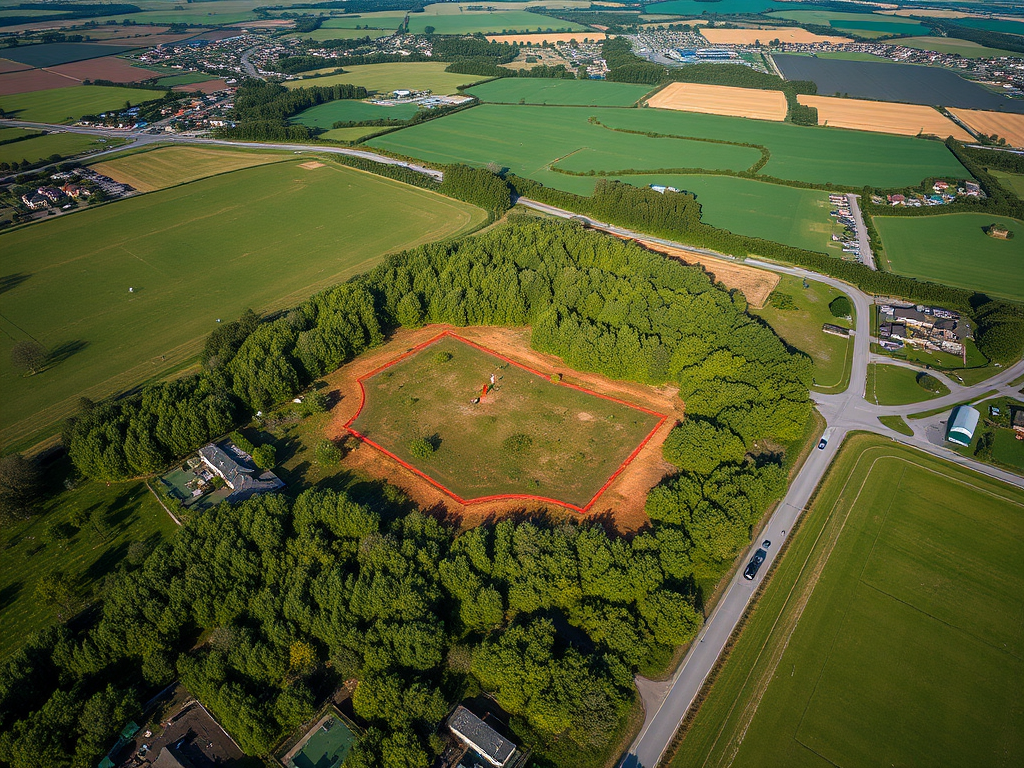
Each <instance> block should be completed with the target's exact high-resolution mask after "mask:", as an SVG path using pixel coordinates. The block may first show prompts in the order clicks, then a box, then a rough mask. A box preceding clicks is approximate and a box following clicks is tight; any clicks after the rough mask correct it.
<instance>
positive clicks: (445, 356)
mask: <svg viewBox="0 0 1024 768" xmlns="http://www.w3.org/2000/svg"><path fill="white" fill-rule="evenodd" d="M451 359H452V353H451V352H437V353H435V354H434V362H435V363H437V364H438V365H442V364H443V363H447V362H448V361H449V360H451Z"/></svg>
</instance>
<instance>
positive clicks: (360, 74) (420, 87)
mask: <svg viewBox="0 0 1024 768" xmlns="http://www.w3.org/2000/svg"><path fill="white" fill-rule="evenodd" d="M447 66H448V65H447V64H445V63H444V62H434V61H421V62H409V63H408V64H360V65H358V66H354V67H346V68H345V73H344V74H342V75H326V76H324V77H317V78H313V79H308V78H307V79H306V80H290V81H288V82H286V83H285V84H284V85H285V87H287V88H304V87H307V86H310V85H337V84H338V83H351V84H352V85H361V86H363V87H364V88H366V90H367V91H370V92H377V93H385V94H386V93H391V91H396V90H399V89H401V88H405V89H408V90H411V91H430V92H432V93H434V94H441V95H448V94H452V93H455V92H456V91H457V90H458V87H459V86H460V85H469V84H470V83H476V82H479V81H480V80H481V79H482V78H481V77H480V76H479V75H457V74H454V73H452V72H445V71H444V70H445V67H447ZM321 71H324V72H332V71H333V70H332V69H328V70H321Z"/></svg>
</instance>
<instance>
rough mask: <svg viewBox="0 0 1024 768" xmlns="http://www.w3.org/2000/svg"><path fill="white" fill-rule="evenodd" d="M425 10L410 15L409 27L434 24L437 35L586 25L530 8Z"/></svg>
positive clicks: (569, 28)
mask: <svg viewBox="0 0 1024 768" xmlns="http://www.w3.org/2000/svg"><path fill="white" fill-rule="evenodd" d="M440 10H441V11H442V12H441V13H431V8H429V7H428V8H427V9H426V11H425V12H424V13H413V14H410V15H409V31H410V32H411V33H413V34H414V35H422V34H424V32H425V31H426V28H427V27H433V28H434V34H436V35H472V34H475V33H477V32H483V33H484V34H500V33H502V32H580V31H582V30H585V29H586V27H584V26H582V25H580V24H574V23H573V22H571V21H562V20H561V19H556V18H555V17H553V16H543V15H541V14H539V13H528V12H527V11H490V12H487V11H485V12H480V13H477V12H473V11H467V12H465V13H458V14H455V13H445V12H444V11H445V9H444V7H443V5H442V8H441V9H440Z"/></svg>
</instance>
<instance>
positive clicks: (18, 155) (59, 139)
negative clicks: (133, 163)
mask: <svg viewBox="0 0 1024 768" xmlns="http://www.w3.org/2000/svg"><path fill="white" fill-rule="evenodd" d="M123 143H124V140H123V139H101V138H97V137H96V136H86V135H84V134H81V133H48V134H46V135H45V136H38V137H36V138H34V139H26V140H24V141H16V142H13V143H11V144H0V162H5V163H20V162H21V161H22V160H28V161H29V162H30V163H34V162H36V161H37V160H45V159H47V158H49V157H51V156H52V155H60V156H61V157H72V156H74V155H80V154H81V153H83V152H88V151H90V150H99V149H110V148H111V147H116V146H118V145H119V144H123Z"/></svg>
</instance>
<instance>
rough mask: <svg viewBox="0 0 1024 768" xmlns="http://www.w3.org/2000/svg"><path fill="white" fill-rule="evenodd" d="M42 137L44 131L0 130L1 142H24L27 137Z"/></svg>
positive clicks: (26, 129) (23, 129)
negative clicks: (17, 140) (16, 140)
mask: <svg viewBox="0 0 1024 768" xmlns="http://www.w3.org/2000/svg"><path fill="white" fill-rule="evenodd" d="M42 135H43V132H42V131H35V130H30V129H28V128H0V142H5V141H12V140H14V139H21V140H24V137H25V136H42Z"/></svg>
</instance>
